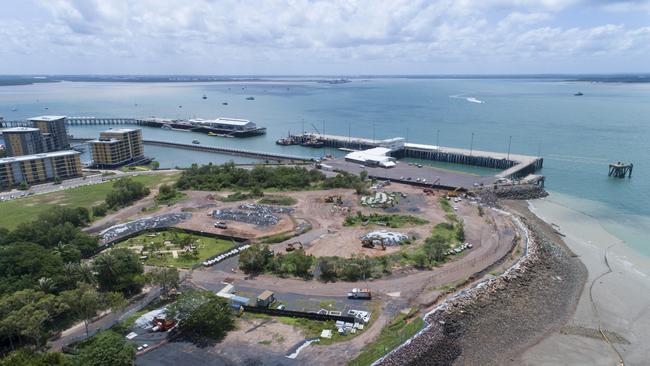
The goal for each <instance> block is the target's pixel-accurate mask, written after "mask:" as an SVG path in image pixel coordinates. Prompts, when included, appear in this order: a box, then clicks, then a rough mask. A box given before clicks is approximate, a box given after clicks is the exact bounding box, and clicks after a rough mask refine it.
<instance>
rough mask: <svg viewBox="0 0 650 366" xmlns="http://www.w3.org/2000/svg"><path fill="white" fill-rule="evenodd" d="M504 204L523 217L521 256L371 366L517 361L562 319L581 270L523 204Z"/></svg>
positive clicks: (579, 285)
mask: <svg viewBox="0 0 650 366" xmlns="http://www.w3.org/2000/svg"><path fill="white" fill-rule="evenodd" d="M504 206H507V208H508V211H510V212H511V213H512V214H513V215H515V216H517V219H516V220H517V221H521V222H522V224H523V225H522V226H523V227H522V230H523V231H524V232H523V234H524V238H523V239H526V238H528V242H527V243H528V254H527V255H526V256H524V257H523V258H522V259H521V260H520V261H519V262H518V263H517V264H516V265H514V266H513V267H511V268H510V269H509V270H508V271H506V272H505V273H504V274H503V275H501V276H499V277H496V278H494V279H493V280H489V281H487V282H485V283H483V284H482V285H478V286H476V285H472V286H471V287H470V288H471V289H469V288H468V289H465V290H463V291H461V292H460V293H457V294H456V295H452V296H451V297H450V298H449V299H448V300H446V301H445V305H444V306H442V307H440V306H439V307H438V308H439V309H441V311H438V312H435V313H433V314H432V315H430V316H429V324H430V326H428V327H427V328H425V329H424V330H423V331H422V332H421V333H419V336H417V337H415V338H412V339H411V340H410V341H409V342H407V343H405V344H404V345H403V346H402V347H401V348H400V349H399V351H397V352H393V353H391V354H389V355H388V356H387V357H385V358H384V359H382V360H381V361H379V362H377V363H376V364H381V365H449V364H459V365H473V364H481V365H504V364H513V365H514V364H520V362H519V361H516V360H517V358H518V357H519V355H521V354H522V353H523V352H524V351H525V350H527V349H529V348H530V347H533V346H534V345H536V344H537V343H539V342H540V341H541V340H542V339H544V338H545V337H546V336H548V335H550V334H552V333H553V332H556V331H558V330H560V329H561V328H562V327H563V325H564V324H565V323H566V322H567V321H568V319H569V318H570V317H571V316H572V314H573V313H574V311H575V309H576V303H577V302H578V297H579V295H580V293H581V291H582V289H583V288H584V284H585V281H586V279H587V271H586V268H585V267H584V266H583V265H582V264H581V262H580V261H579V260H578V258H577V256H576V255H575V254H573V253H572V252H571V251H570V250H569V249H568V248H567V247H566V246H564V244H563V243H562V242H561V240H559V236H558V235H557V234H556V233H555V231H554V230H553V228H552V227H551V226H550V225H548V224H546V223H545V222H543V221H542V220H540V219H539V218H537V217H536V216H535V215H533V214H532V213H531V212H530V211H529V210H528V208H527V206H526V204H525V202H524V201H508V202H507V203H506V204H504ZM459 294H460V296H459ZM430 314H431V313H430Z"/></svg>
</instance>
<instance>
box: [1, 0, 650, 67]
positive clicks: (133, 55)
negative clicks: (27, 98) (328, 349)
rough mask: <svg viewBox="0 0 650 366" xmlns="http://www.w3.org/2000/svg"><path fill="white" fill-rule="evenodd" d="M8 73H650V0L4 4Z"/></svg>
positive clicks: (39, 0) (81, 0)
mask: <svg viewBox="0 0 650 366" xmlns="http://www.w3.org/2000/svg"><path fill="white" fill-rule="evenodd" d="M0 42H1V43H0V74H202V75H370V74H375V75H381V74H393V75H395V74H399V75H406V74H548V73H635V72H650V0H627V1H607V0H539V1H533V0H429V1H426V0H390V1H383V0H368V1H366V0H358V1H352V0H348V1H318V0H286V1H281V0H260V1H255V0H223V1H221V0H183V1H177V0H21V1H15V0H0Z"/></svg>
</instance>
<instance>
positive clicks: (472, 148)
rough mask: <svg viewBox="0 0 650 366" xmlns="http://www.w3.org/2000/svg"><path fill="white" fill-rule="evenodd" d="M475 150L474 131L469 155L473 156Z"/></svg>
mask: <svg viewBox="0 0 650 366" xmlns="http://www.w3.org/2000/svg"><path fill="white" fill-rule="evenodd" d="M473 150H474V132H472V140H471V141H470V143H469V156H472V151H473Z"/></svg>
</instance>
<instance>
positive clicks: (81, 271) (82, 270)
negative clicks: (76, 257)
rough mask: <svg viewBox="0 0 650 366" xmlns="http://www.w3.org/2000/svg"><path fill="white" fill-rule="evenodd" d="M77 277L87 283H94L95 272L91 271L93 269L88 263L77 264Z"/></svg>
mask: <svg viewBox="0 0 650 366" xmlns="http://www.w3.org/2000/svg"><path fill="white" fill-rule="evenodd" d="M77 279H78V281H80V282H85V283H88V284H93V283H95V273H93V269H92V267H91V266H90V265H89V264H88V263H83V264H80V265H78V266H77Z"/></svg>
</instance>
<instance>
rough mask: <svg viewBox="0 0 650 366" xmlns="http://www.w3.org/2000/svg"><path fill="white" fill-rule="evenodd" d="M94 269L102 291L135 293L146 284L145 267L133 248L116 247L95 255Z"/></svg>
mask: <svg viewBox="0 0 650 366" xmlns="http://www.w3.org/2000/svg"><path fill="white" fill-rule="evenodd" d="M93 269H94V271H95V272H96V273H97V283H98V284H99V289H100V290H101V291H116V292H122V293H123V294H125V295H133V294H136V293H138V292H140V290H141V289H142V286H143V285H144V277H143V272H144V267H143V265H142V263H141V262H140V259H139V258H138V255H137V254H135V253H134V252H133V251H132V250H130V249H128V248H116V249H112V250H110V251H109V252H106V253H102V254H100V255H98V256H97V257H95V259H94V261H93Z"/></svg>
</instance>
